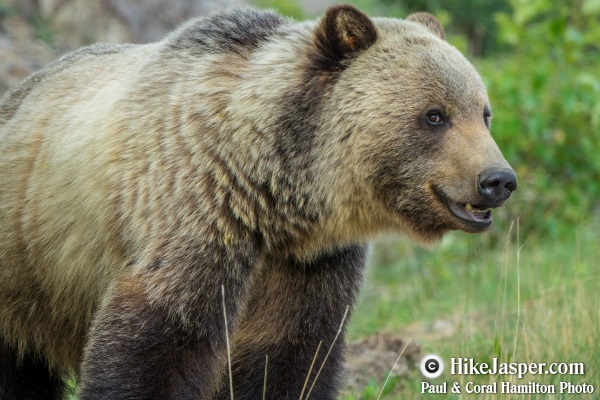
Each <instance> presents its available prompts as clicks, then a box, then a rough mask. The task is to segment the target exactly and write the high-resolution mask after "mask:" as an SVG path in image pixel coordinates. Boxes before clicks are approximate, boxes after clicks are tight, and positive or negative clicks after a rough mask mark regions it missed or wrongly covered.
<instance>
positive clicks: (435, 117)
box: [425, 110, 444, 126]
mask: <svg viewBox="0 0 600 400" xmlns="http://www.w3.org/2000/svg"><path fill="white" fill-rule="evenodd" d="M425 120H426V121H427V123H428V124H429V125H431V126H440V125H442V124H443V123H444V116H443V115H442V113H441V112H440V111H436V110H434V111H429V112H428V113H427V114H426V115H425Z"/></svg>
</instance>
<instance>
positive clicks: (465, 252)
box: [0, 0, 600, 400]
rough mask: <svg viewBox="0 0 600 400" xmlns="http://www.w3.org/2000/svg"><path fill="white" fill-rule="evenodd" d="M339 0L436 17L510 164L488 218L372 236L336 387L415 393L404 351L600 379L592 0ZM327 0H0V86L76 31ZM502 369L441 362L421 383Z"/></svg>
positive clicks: (597, 55)
mask: <svg viewBox="0 0 600 400" xmlns="http://www.w3.org/2000/svg"><path fill="white" fill-rule="evenodd" d="M348 3H351V4H354V5H355V6H357V7H358V8H360V9H361V10H363V11H365V12H366V13H367V14H369V15H371V16H386V17H398V18H403V17H405V16H407V15H408V14H409V13H410V12H413V11H423V10H425V11H429V12H431V13H433V14H434V15H435V16H436V17H437V18H438V19H439V20H440V21H441V22H442V24H443V25H444V26H445V28H446V31H447V33H448V40H449V42H450V43H452V44H453V45H454V46H456V47H457V48H458V49H459V50H461V51H462V52H463V53H464V54H466V55H467V56H468V57H469V59H470V60H471V61H472V62H473V63H474V64H475V65H476V67H477V68H478V70H479V71H480V73H481V75H482V77H483V79H484V81H485V82H486V84H487V87H488V92H489V95H490V98H491V102H492V109H493V114H494V118H493V123H492V134H493V136H494V137H495V139H496V141H497V143H498V145H499V146H500V148H501V149H502V151H503V153H504V155H505V157H506V159H507V160H508V161H509V162H510V163H511V165H512V166H513V168H514V169H515V171H516V172H517V176H518V179H519V190H518V191H517V192H516V193H515V194H514V195H513V198H512V199H511V200H510V201H508V203H507V205H506V206H505V207H504V208H503V209H500V210H497V211H495V214H494V219H495V224H494V226H493V228H492V229H491V230H490V232H488V233H485V234H482V235H477V236H472V235H467V234H464V233H452V234H450V235H449V236H448V237H447V238H446V239H445V240H444V241H443V243H442V244H441V245H440V246H438V247H437V248H435V249H432V250H426V249H421V248H418V247H415V246H413V245H411V244H410V243H408V242H407V241H405V240H402V239H401V238H400V240H399V238H383V239H382V240H380V241H378V242H377V244H376V246H375V250H374V252H373V256H372V262H371V267H370V268H369V271H368V277H367V281H366V288H365V290H364V291H363V295H362V298H361V301H360V304H359V306H358V308H357V311H356V313H355V316H354V318H353V320H352V323H351V325H350V328H349V337H350V339H351V341H352V344H351V346H350V349H349V355H348V358H349V365H348V377H347V382H346V389H345V394H344V399H347V400H349V399H359V398H360V399H371V398H373V399H375V398H377V397H378V396H380V395H381V396H382V398H389V399H393V398H403V399H404V398H427V396H426V395H422V394H420V387H421V386H420V385H421V381H422V378H421V376H420V374H419V372H418V367H415V365H414V364H415V363H416V362H417V361H418V360H419V357H420V354H427V353H436V354H439V355H441V356H442V358H444V359H445V360H449V358H450V357H474V358H475V359H476V360H477V361H488V360H490V359H491V358H493V357H498V358H500V359H501V360H503V361H519V362H554V361H560V362H571V361H572V362H583V363H584V364H585V365H586V375H585V376H583V377H581V376H541V377H540V376H534V377H526V379H525V382H523V381H522V382H520V383H526V382H527V381H535V382H539V383H546V384H551V383H557V382H558V381H560V380H562V381H565V380H568V381H572V382H573V383H577V384H579V383H584V382H586V383H589V384H594V385H596V391H598V390H600V345H599V343H600V265H599V264H600V262H599V260H600V240H599V234H600V0H567V1H558V0H496V1H486V0H462V1H441V0H413V1H411V0H356V1H348ZM330 4H333V1H330V0H282V1H277V0H254V1H252V0H221V1H218V0H214V1H210V0H170V1H166V0H162V1H161V0H146V1H142V0H0V95H1V94H2V93H3V92H5V91H6V90H7V89H8V88H10V87H12V86H13V85H16V84H17V83H18V82H19V81H20V80H21V79H23V78H24V77H26V76H27V75H29V74H30V73H31V72H33V71H35V70H36V69H38V68H40V67H42V66H43V65H45V64H46V63H47V62H49V61H51V60H53V59H54V58H56V57H58V56H59V55H61V54H63V53H65V52H68V51H70V50H73V49H75V48H77V47H79V46H82V45H85V44H89V43H94V42H113V43H121V42H136V43H143V42H150V41H156V40H159V39H160V38H161V37H162V36H164V35H165V33H167V32H168V31H170V30H172V29H173V28H174V27H176V26H177V25H178V24H180V23H181V22H182V21H184V20H186V19H188V18H190V17H193V16H197V15H203V14H206V13H208V12H211V11H214V10H217V9H219V8H223V7H227V6H234V5H251V6H256V7H261V8H274V9H276V10H278V11H279V12H280V13H282V14H284V15H287V16H290V17H292V18H295V19H306V18H317V17H318V16H319V15H320V14H322V13H323V11H324V10H325V9H326V7H327V6H328V5H330ZM403 350H404V352H403V356H402V357H401V359H400V361H399V363H398V364H397V366H396V367H395V368H394V370H393V371H392V373H391V377H390V379H389V380H388V381H387V383H385V385H384V381H385V380H386V377H387V376H388V374H389V373H390V371H391V370H392V367H393V365H394V361H395V360H396V358H397V357H398V355H399V354H400V353H401V352H402V351H403ZM511 379H513V378H507V377H491V378H490V377H486V376H483V377H457V376H451V375H449V374H448V373H445V374H444V375H442V377H441V378H438V380H437V381H436V382H435V383H441V382H443V381H449V382H452V381H456V380H459V381H464V382H466V381H472V380H475V381H478V382H479V383H488V382H489V381H493V380H511ZM464 382H463V383H464ZM492 397H493V398H502V396H499V397H496V396H490V398H492ZM521 397H522V398H537V397H536V396H521ZM580 397H582V398H586V397H585V396H580ZM479 398H485V396H479ZM540 398H541V397H540ZM556 398H562V397H561V396H558V397H556ZM589 398H592V397H589Z"/></svg>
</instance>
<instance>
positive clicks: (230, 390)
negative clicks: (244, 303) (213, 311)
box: [221, 285, 233, 400]
mask: <svg viewBox="0 0 600 400" xmlns="http://www.w3.org/2000/svg"><path fill="white" fill-rule="evenodd" d="M221 296H222V297H223V318H224V319H225V343H226V344H227V366H228V368H229V393H230V395H231V400H233V375H232V374H231V347H230V346H229V329H228V328H227V309H226V307H225V285H221Z"/></svg>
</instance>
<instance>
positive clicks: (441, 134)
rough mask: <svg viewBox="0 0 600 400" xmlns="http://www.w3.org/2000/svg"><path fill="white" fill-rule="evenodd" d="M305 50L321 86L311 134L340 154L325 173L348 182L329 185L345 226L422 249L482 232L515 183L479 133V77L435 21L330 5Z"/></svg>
mask: <svg viewBox="0 0 600 400" xmlns="http://www.w3.org/2000/svg"><path fill="white" fill-rule="evenodd" d="M313 43H314V46H313V50H312V53H311V54H309V57H308V59H309V60H310V62H311V63H312V64H311V66H312V69H311V73H312V74H313V75H314V77H315V78H314V80H316V81H318V82H319V83H318V84H319V85H321V86H322V85H323V82H332V83H331V85H330V87H329V89H328V94H327V99H326V101H325V102H324V105H323V108H324V110H325V111H324V112H323V114H324V115H327V117H328V121H327V122H324V124H325V129H323V130H322V135H324V137H326V138H322V140H323V141H324V142H328V144H329V146H330V148H339V149H340V151H341V154H340V156H339V157H338V160H339V163H340V165H339V166H333V167H332V170H333V172H332V173H333V174H335V173H337V172H336V170H337V169H339V168H344V169H345V170H350V171H352V173H351V174H347V173H344V174H341V173H339V174H338V175H339V176H342V175H344V176H351V177H350V178H349V180H351V182H344V185H343V186H339V187H338V188H337V189H336V190H338V191H339V193H336V196H338V197H340V198H342V200H341V201H343V202H344V203H345V204H346V206H347V207H346V208H347V209H349V210H353V211H352V212H353V213H354V216H353V217H352V216H348V217H347V219H349V220H350V219H353V220H354V221H355V223H356V224H363V225H367V226H368V230H371V231H373V232H380V231H382V230H392V231H402V232H405V233H408V234H409V235H410V236H411V237H412V238H413V239H416V240H417V241H418V242H420V243H424V244H427V243H432V242H435V241H437V240H439V239H440V238H441V237H442V236H443V234H444V233H446V232H448V231H449V230H463V231H466V232H472V233H475V232H481V231H484V230H485V229H487V228H488V227H489V226H490V225H491V224H492V216H491V209H492V208H495V207H499V206H501V205H502V204H503V203H504V201H505V200H506V199H507V198H508V197H509V196H510V195H511V193H512V192H513V191H514V190H516V187H517V183H516V177H515V174H514V172H513V170H512V169H511V168H510V166H509V164H508V163H507V161H506V160H505V159H504V157H503V156H502V153H501V152H500V150H499V148H498V146H497V145H496V143H495V142H494V140H493V139H492V137H491V135H490V120H491V107H490V103H489V100H488V96H487V93H486V88H485V86H484V84H483V82H482V80H481V78H480V76H479V74H478V73H477V71H476V70H475V68H474V67H473V66H472V65H471V63H470V62H469V61H467V59H466V58H465V57H464V56H463V55H462V54H461V53H460V52H459V51H458V50H457V49H456V48H454V47H453V46H452V45H450V44H449V43H448V42H447V41H446V40H445V33H444V29H443V28H442V26H441V25H440V23H439V22H438V21H437V20H436V19H435V17H433V16H432V15H431V14H428V13H416V14H412V15H410V16H409V17H408V18H407V19H406V20H397V19H388V18H372V19H371V18H369V17H368V16H366V15H365V14H363V13H362V12H360V11H358V10H357V9H355V8H354V7H351V6H335V7H332V8H330V9H329V10H328V11H327V13H326V15H325V16H324V17H323V18H322V19H321V20H320V22H319V23H318V26H317V28H316V30H315V32H314V34H313ZM333 142H335V144H334V143H333ZM339 143H346V144H344V145H341V146H340V145H339ZM331 180H335V178H331ZM343 187H347V188H354V189H353V190H346V189H341V188H343ZM365 210H366V211H365ZM356 229H359V228H356Z"/></svg>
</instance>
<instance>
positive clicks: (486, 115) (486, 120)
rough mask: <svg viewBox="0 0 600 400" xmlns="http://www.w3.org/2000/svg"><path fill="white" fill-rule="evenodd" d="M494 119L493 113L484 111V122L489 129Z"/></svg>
mask: <svg viewBox="0 0 600 400" xmlns="http://www.w3.org/2000/svg"><path fill="white" fill-rule="evenodd" d="M491 119H492V113H491V112H490V111H489V110H488V109H487V107H486V109H485V110H483V122H484V123H485V126H487V127H488V129H489V128H490V120H491Z"/></svg>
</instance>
